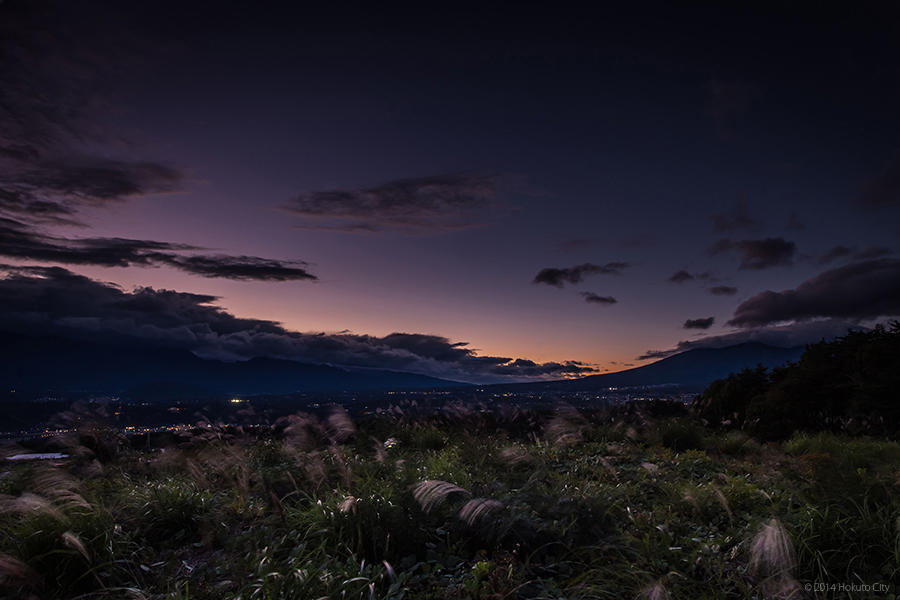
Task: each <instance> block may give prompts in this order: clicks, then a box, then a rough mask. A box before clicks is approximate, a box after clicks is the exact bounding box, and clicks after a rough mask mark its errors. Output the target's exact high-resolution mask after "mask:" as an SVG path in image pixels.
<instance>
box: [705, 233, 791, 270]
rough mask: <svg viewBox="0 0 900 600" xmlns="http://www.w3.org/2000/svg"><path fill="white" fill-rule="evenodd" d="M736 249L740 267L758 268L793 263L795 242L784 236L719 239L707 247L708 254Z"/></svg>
mask: <svg viewBox="0 0 900 600" xmlns="http://www.w3.org/2000/svg"><path fill="white" fill-rule="evenodd" d="M729 251H737V252H739V253H740V255H741V266H740V268H741V269H750V270H759V269H768V268H770V267H778V266H787V265H792V264H794V257H795V256H796V255H797V244H795V243H794V242H791V241H788V240H785V239H784V238H766V239H763V240H743V241H739V242H733V241H731V240H728V239H721V240H719V241H718V242H716V243H715V244H713V245H712V246H710V248H709V254H710V255H716V254H721V253H722V252H729Z"/></svg>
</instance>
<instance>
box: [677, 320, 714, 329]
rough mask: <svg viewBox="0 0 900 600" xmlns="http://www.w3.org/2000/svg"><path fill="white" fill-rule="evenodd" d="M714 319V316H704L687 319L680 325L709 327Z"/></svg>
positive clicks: (698, 327)
mask: <svg viewBox="0 0 900 600" xmlns="http://www.w3.org/2000/svg"><path fill="white" fill-rule="evenodd" d="M714 321H715V318H714V317H705V318H702V319H688V320H687V321H685V322H684V325H682V327H683V328H684V329H709V328H710V327H712V324H713V322H714Z"/></svg>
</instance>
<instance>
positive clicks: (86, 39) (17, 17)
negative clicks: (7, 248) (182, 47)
mask: <svg viewBox="0 0 900 600" xmlns="http://www.w3.org/2000/svg"><path fill="white" fill-rule="evenodd" d="M9 4H13V5H14V6H7V5H3V6H2V10H3V17H2V18H0V56H2V60H0V81H3V85H2V86H0V216H4V215H5V216H7V217H11V218H15V219H19V220H25V221H28V222H31V223H59V224H77V223H79V221H78V219H77V216H76V213H77V212H78V211H79V209H80V208H82V207H84V206H97V205H103V204H108V203H111V202H121V201H125V200H129V199H133V198H137V197H140V196H144V195H148V194H156V193H162V192H172V191H176V190H178V189H180V187H181V182H182V179H183V177H182V174H181V173H180V172H179V171H178V170H176V169H174V168H173V167H171V166H167V165H165V164H162V163H160V162H156V161H135V160H125V159H113V158H108V157H98V156H94V155H92V154H91V152H90V151H88V150H87V149H86V148H87V147H88V145H89V144H88V142H96V141H99V140H104V141H106V142H110V138H111V137H112V136H109V135H107V134H106V132H104V131H103V127H102V125H100V123H103V122H104V120H105V119H104V118H103V115H104V113H106V112H108V106H107V105H106V103H105V102H104V100H103V91H104V87H105V86H104V82H105V81H107V79H108V78H109V74H110V72H111V71H113V70H114V67H113V66H112V61H113V58H115V57H121V56H122V55H123V54H126V51H125V48H126V47H128V46H129V44H128V43H126V40H124V39H122V38H120V37H119V36H118V35H116V34H115V32H112V31H110V32H105V35H103V36H92V35H90V34H89V33H87V30H85V29H84V28H83V27H85V26H86V27H89V28H90V27H94V26H95V24H93V23H91V22H90V19H89V18H88V17H86V16H85V15H83V14H80V13H79V11H77V10H75V11H68V10H66V9H65V7H64V6H63V5H60V6H57V7H54V8H53V9H50V7H49V5H45V3H40V2H35V3H30V2H17V3H9Z"/></svg>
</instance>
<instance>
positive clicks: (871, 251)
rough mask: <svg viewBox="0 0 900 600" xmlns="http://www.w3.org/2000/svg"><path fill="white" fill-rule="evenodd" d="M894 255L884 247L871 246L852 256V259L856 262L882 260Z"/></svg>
mask: <svg viewBox="0 0 900 600" xmlns="http://www.w3.org/2000/svg"><path fill="white" fill-rule="evenodd" d="M892 254H894V251H893V250H891V249H890V248H886V247H884V246H872V247H871V248H865V249H863V250H860V251H859V252H856V253H854V254H853V258H854V259H856V260H869V259H872V258H883V257H885V256H891V255H892Z"/></svg>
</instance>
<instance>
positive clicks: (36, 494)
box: [0, 404, 900, 600]
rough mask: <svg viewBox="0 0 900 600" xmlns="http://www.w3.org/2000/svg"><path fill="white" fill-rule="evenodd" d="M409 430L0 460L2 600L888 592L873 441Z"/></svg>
mask: <svg viewBox="0 0 900 600" xmlns="http://www.w3.org/2000/svg"><path fill="white" fill-rule="evenodd" d="M413 415H414V411H413V410H412V408H411V407H408V406H405V407H400V408H398V410H397V411H389V412H388V414H387V415H382V416H373V415H369V416H367V417H365V418H364V419H362V420H360V421H358V422H354V421H352V420H351V419H350V417H349V415H348V414H347V413H345V412H343V411H341V410H334V411H332V412H331V413H330V414H329V415H328V416H326V417H324V418H323V419H319V418H318V417H316V416H313V415H308V414H298V415H295V416H293V417H291V418H285V419H281V420H279V421H278V422H277V423H275V424H274V425H272V426H271V427H266V428H261V429H258V430H246V431H243V432H241V431H236V430H234V429H233V428H228V427H224V426H217V425H215V424H212V423H209V427H207V426H206V423H204V426H203V427H202V428H200V429H198V430H197V431H196V432H193V433H190V434H184V435H182V436H181V438H180V439H176V440H175V441H174V443H173V444H172V445H170V446H168V447H165V448H157V449H154V450H152V451H149V452H148V451H146V450H145V449H128V448H127V447H123V446H122V445H121V444H120V443H119V442H116V444H114V447H113V448H107V449H106V450H105V451H103V452H104V454H103V461H102V463H101V461H99V460H98V458H97V457H98V452H97V450H96V449H97V448H99V447H100V446H98V440H96V439H94V438H90V436H88V437H85V438H81V437H77V438H75V439H76V440H78V439H84V440H85V442H84V443H85V444H88V445H87V446H84V449H82V450H79V449H78V448H77V447H74V446H73V447H72V456H73V459H71V460H69V461H68V462H66V463H63V464H60V465H58V466H47V465H34V464H32V465H27V464H16V465H12V466H10V467H9V472H8V474H7V475H6V476H4V477H3V478H0V494H2V495H0V595H3V596H7V597H29V596H31V595H35V596H37V597H40V598H68V597H81V598H122V597H133V598H148V599H160V600H161V599H163V598H191V599H204V598H215V599H216V600H221V599H225V598H235V599H237V598H240V599H242V600H243V599H250V598H260V599H266V600H269V599H279V598H284V599H287V598H348V599H349V598H359V599H361V600H366V599H372V598H390V599H394V600H399V599H400V598H424V599H430V598H434V599H437V598H458V599H463V598H479V599H492V600H494V599H499V598H509V599H514V598H522V599H524V598H556V599H561V598H578V599H581V598H584V599H587V598H653V599H657V600H658V599H663V598H670V599H678V598H685V599H702V598H710V599H712V598H722V597H728V598H761V597H770V598H776V597H795V598H796V597H800V596H798V593H799V588H798V586H801V585H802V584H803V583H806V582H813V581H821V582H828V581H835V582H840V581H878V580H885V581H890V580H891V579H892V578H894V579H896V578H897V577H900V570H898V567H897V565H898V564H900V530H898V518H900V512H898V497H900V494H898V493H897V492H898V479H897V473H898V472H900V454H898V445H897V443H896V442H893V441H887V440H877V439H871V438H848V437H835V436H833V435H818V436H809V435H806V436H797V437H795V438H792V439H791V440H788V441H787V442H785V443H783V444H774V443H769V444H766V445H761V444H759V443H758V442H756V441H754V440H752V439H750V438H748V437H747V436H745V435H743V434H739V433H733V432H732V433H721V432H717V431H710V430H707V429H705V428H704V427H702V426H701V425H699V424H697V423H696V422H693V421H690V420H688V419H687V418H685V417H684V416H679V417H677V418H676V419H675V420H674V421H673V420H667V419H661V418H657V417H654V416H653V415H652V414H649V413H646V412H642V411H641V410H639V409H628V410H627V411H623V412H622V413H614V412H611V411H597V412H589V411H588V412H585V411H582V412H579V411H577V410H575V409H574V408H571V407H567V408H564V409H562V410H558V411H552V412H546V413H540V412H537V413H534V412H527V411H522V410H521V409H516V410H512V409H502V410H497V411H494V412H489V411H487V409H485V408H484V407H476V408H474V409H473V408H472V407H467V406H466V405H463V404H454V405H451V406H450V407H449V408H448V409H447V410H444V411H440V412H437V413H429V414H427V415H425V416H413ZM73 443H76V442H73ZM95 463H96V464H97V465H100V467H99V468H98V467H97V466H96V465H95ZM848 486H849V487H848Z"/></svg>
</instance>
